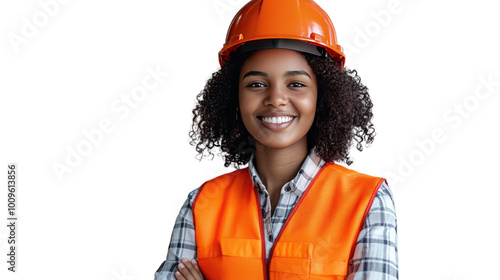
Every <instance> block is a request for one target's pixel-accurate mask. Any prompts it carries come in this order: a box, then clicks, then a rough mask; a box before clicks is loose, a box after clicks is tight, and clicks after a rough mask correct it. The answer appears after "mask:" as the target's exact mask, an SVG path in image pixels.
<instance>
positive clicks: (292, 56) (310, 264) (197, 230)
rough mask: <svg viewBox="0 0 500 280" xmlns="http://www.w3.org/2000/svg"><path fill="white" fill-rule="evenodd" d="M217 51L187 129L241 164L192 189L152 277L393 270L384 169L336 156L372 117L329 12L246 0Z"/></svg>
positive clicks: (314, 275)
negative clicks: (354, 166) (361, 167)
mask: <svg viewBox="0 0 500 280" xmlns="http://www.w3.org/2000/svg"><path fill="white" fill-rule="evenodd" d="M219 59H220V63H221V69H220V70H219V71H217V72H216V73H214V74H213V76H212V78H211V79H209V80H208V82H207V84H206V86H205V88H204V90H203V91H202V92H201V93H200V94H199V95H198V104H197V106H196V108H195V109H194V110H193V113H194V117H193V129H192V131H191V132H190V136H191V138H192V140H193V144H195V145H196V149H197V151H198V152H199V154H200V155H201V156H203V155H206V154H212V149H213V148H215V147H219V148H220V149H221V151H222V155H223V157H224V160H225V165H226V166H229V165H231V164H232V165H234V166H236V167H241V166H243V165H245V164H248V167H247V168H243V169H238V170H236V171H234V172H231V173H228V174H225V175H222V176H220V177H217V178H215V179H212V180H210V181H207V182H206V183H205V184H204V185H203V186H202V187H200V188H198V189H196V190H194V191H193V192H191V193H190V194H189V197H188V199H187V201H186V203H185V204H184V206H183V208H182V209H181V212H180V213H179V216H178V218H177V221H176V226H175V227H174V232H173V234H172V240H171V243H170V247H169V252H168V255H167V260H166V261H165V262H164V263H163V264H162V266H160V268H159V269H158V271H157V272H156V274H155V279H157V280H159V279H174V278H173V276H175V279H178V280H181V279H188V280H190V279H197V280H198V279H398V270H397V269H398V264H397V231H396V216H395V211H394V204H393V201H392V195H391V192H390V190H389V187H388V186H387V183H386V181H385V180H384V179H382V178H377V177H372V176H368V175H364V174H361V173H357V172H355V171H352V170H349V169H347V168H345V167H342V166H340V165H337V164H335V163H333V162H336V161H337V162H338V161H343V162H346V163H347V164H350V163H351V161H350V159H349V156H348V154H349V148H350V146H351V144H352V142H353V141H355V142H356V147H357V149H359V150H362V147H363V145H362V144H363V143H364V142H366V143H371V142H372V141H373V139H374V136H375V129H374V128H373V124H372V123H371V118H372V112H371V108H372V102H371V100H370V97H369V95H368V90H367V88H366V87H365V86H364V85H362V84H361V81H360V78H359V77H358V76H357V73H356V72H355V71H351V70H346V69H344V68H343V65H344V54H343V53H342V51H341V47H340V46H339V45H337V42H336V35H335V30H334V28H333V24H332V23H331V21H330V19H329V17H328V15H327V14H326V13H325V12H324V11H323V10H322V9H321V8H320V7H319V6H317V4H316V3H314V2H313V1H310V0H299V1H297V0H286V1H285V0H281V1H276V0H274V1H273V0H267V1H266V0H254V1H251V2H250V3H248V4H247V5H246V6H245V7H243V8H242V9H241V10H240V11H239V12H238V13H237V15H236V16H235V18H234V19H233V22H232V23H231V26H230V28H229V31H228V35H227V38H226V43H225V45H224V47H223V49H222V50H221V52H220V53H219ZM174 272H175V274H174Z"/></svg>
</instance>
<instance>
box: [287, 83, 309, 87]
mask: <svg viewBox="0 0 500 280" xmlns="http://www.w3.org/2000/svg"><path fill="white" fill-rule="evenodd" d="M288 86H290V87H305V86H306V85H305V84H303V83H300V82H293V83H291V84H290V85H288Z"/></svg>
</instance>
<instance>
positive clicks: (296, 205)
mask: <svg viewBox="0 0 500 280" xmlns="http://www.w3.org/2000/svg"><path fill="white" fill-rule="evenodd" d="M329 165H331V163H330V162H327V163H326V164H324V165H323V166H322V167H321V169H320V170H319V171H318V173H316V176H314V178H313V180H312V181H311V182H310V183H309V186H308V187H307V189H306V190H305V191H304V193H303V194H302V195H301V196H300V199H299V201H297V203H296V204H295V206H294V207H293V210H292V212H291V213H290V215H288V218H287V219H286V221H285V223H284V224H283V226H282V227H281V230H280V233H279V234H278V236H277V237H276V239H275V240H274V243H273V246H272V248H271V252H270V254H269V262H271V261H272V256H273V253H274V248H275V247H276V244H277V243H278V241H279V240H280V238H281V235H282V234H283V232H284V231H285V229H286V226H287V225H288V224H289V222H290V220H291V219H292V217H293V215H295V212H297V209H298V208H299V206H300V205H301V204H302V201H303V200H304V198H305V197H306V195H307V193H309V190H310V189H311V188H312V187H313V186H314V183H315V182H316V179H318V178H319V176H320V174H321V173H323V171H324V170H325V169H326V167H327V166H329ZM269 264H270V263H269ZM268 274H269V272H268ZM310 274H311V262H309V275H310Z"/></svg>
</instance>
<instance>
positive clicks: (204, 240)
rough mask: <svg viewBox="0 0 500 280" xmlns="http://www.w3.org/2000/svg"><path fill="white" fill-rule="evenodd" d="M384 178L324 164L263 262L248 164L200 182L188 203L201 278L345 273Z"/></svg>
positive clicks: (313, 278)
mask: <svg viewBox="0 0 500 280" xmlns="http://www.w3.org/2000/svg"><path fill="white" fill-rule="evenodd" d="M383 181H384V179H383V178H377V177H371V176H368V175H364V174H361V173H357V172H355V171H352V170H350V169H347V168H345V167H342V166H340V165H337V164H334V163H327V164H325V165H324V166H323V168H322V169H321V170H320V171H319V172H318V174H317V175H316V177H315V178H314V179H313V181H312V182H311V184H310V185H309V187H308V188H307V189H306V191H305V192H304V194H302V196H301V198H300V199H299V201H298V202H297V204H296V205H295V207H294V209H293V211H292V212H291V213H290V215H289V217H288V219H287V221H286V222H285V224H284V225H283V228H282V229H281V232H280V234H279V235H278V237H277V238H276V240H275V242H274V245H273V248H272V249H271V253H270V256H269V265H268V264H267V262H266V250H265V240H264V238H265V237H264V226H263V221H262V211H261V206H260V202H259V196H258V192H257V189H256V188H254V187H253V184H252V180H251V178H250V175H249V173H248V168H245V169H240V170H236V171H234V172H231V173H228V174H225V175H222V176H220V177H217V178H215V179H212V180H210V181H208V182H206V183H205V184H204V185H203V186H202V187H201V188H200V190H199V191H198V194H197V196H196V198H195V200H194V203H193V217H194V225H195V229H196V244H197V255H198V263H199V266H200V268H201V270H202V271H203V274H204V276H205V279H207V280H211V279H215V280H221V279H222V280H245V279H249V280H250V279H251V280H258V279H262V280H264V279H272V280H275V279H310V280H319V279H322V280H323V279H345V277H346V274H347V268H348V261H349V260H350V258H351V256H352V254H353V250H354V245H355V243H356V240H357V237H358V234H359V231H360V230H361V227H362V225H363V222H364V220H365V217H366V215H367V213H368V211H369V210H370V207H371V205H372V202H373V199H374V197H375V195H376V193H377V191H378V189H379V187H380V185H381V184H382V182H383Z"/></svg>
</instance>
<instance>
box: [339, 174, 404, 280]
mask: <svg viewBox="0 0 500 280" xmlns="http://www.w3.org/2000/svg"><path fill="white" fill-rule="evenodd" d="M397 241H398V240H397V219H396V211H395V207H394V201H393V199H392V193H391V191H390V189H389V187H388V186H387V183H385V182H384V183H382V185H381V186H380V189H379V190H378V192H377V195H376V196H375V199H374V201H373V204H372V207H371V208H370V211H369V212H368V215H367V216H366V219H365V222H364V224H363V228H362V229H361V231H360V233H359V235H358V240H357V242H356V247H355V249H354V255H353V258H352V260H351V265H350V266H349V272H348V275H347V280H397V279H398V247H397Z"/></svg>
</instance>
